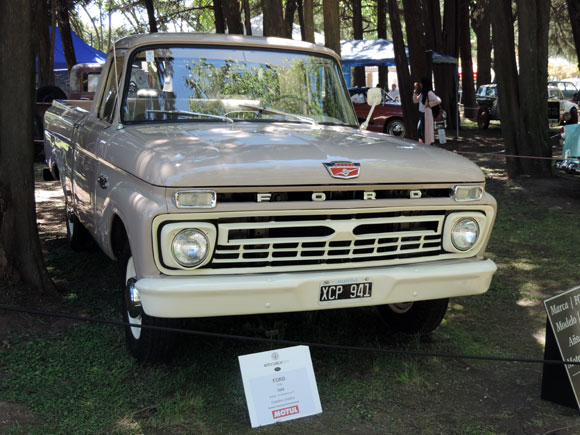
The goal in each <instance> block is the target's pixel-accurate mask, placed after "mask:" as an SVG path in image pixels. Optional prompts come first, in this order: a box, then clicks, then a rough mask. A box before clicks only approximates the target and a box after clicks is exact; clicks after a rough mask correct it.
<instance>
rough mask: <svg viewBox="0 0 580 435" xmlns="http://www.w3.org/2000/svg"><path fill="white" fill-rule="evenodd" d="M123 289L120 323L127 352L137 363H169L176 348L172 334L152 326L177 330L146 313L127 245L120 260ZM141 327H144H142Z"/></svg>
mask: <svg viewBox="0 0 580 435" xmlns="http://www.w3.org/2000/svg"><path fill="white" fill-rule="evenodd" d="M121 264H122V276H121V285H122V289H123V301H122V302H123V306H122V310H123V321H124V323H125V340H126V342H127V347H128V349H129V352H130V353H131V355H133V357H134V358H135V359H136V360H138V361H140V362H161V361H165V360H168V359H169V358H170V357H171V353H172V351H173V349H174V347H175V342H176V339H175V333H172V332H169V331H163V330H157V329H149V328H146V327H147V326H154V327H176V325H175V323H173V322H172V320H173V319H166V318H161V317H151V316H148V315H147V314H145V312H144V311H143V307H142V305H141V299H140V296H139V291H138V290H137V287H136V283H137V273H136V271H135V262H134V261H133V257H132V256H131V250H130V248H129V247H128V246H127V247H125V249H124V251H123V255H122V258H121ZM142 326H144V327H145V328H142Z"/></svg>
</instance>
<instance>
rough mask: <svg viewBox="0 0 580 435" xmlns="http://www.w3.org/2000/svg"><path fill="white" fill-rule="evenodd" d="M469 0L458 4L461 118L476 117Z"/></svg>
mask: <svg viewBox="0 0 580 435" xmlns="http://www.w3.org/2000/svg"><path fill="white" fill-rule="evenodd" d="M469 3H470V0H460V2H459V53H460V56H461V87H462V90H463V97H462V103H463V116H465V117H466V118H469V119H475V118H476V117H477V107H476V106H477V104H475V86H474V84H473V61H472V59H471V31H470V30H471V27H470V26H469Z"/></svg>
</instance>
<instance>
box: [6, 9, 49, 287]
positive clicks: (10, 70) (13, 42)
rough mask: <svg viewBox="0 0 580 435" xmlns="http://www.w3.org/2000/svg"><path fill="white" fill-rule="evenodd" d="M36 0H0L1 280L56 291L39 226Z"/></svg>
mask: <svg viewBox="0 0 580 435" xmlns="http://www.w3.org/2000/svg"><path fill="white" fill-rule="evenodd" d="M32 22H33V18H32V0H20V1H18V2H12V1H3V2H0V59H18V61H17V62H16V61H14V62H6V61H5V62H2V63H1V64H0V83H9V84H10V86H0V101H4V102H10V110H2V111H0V174H2V175H3V176H2V177H0V279H1V280H5V281H12V282H21V283H25V284H27V285H29V286H32V287H33V289H34V290H33V291H34V296H37V297H39V296H43V297H45V296H55V295H56V290H55V289H54V286H53V284H52V282H51V281H50V278H49V277H48V272H47V271H46V267H45V265H44V260H43V258H42V254H41V251H40V241H39V239H38V230H37V227H36V212H35V202H34V172H33V147H32V113H33V110H34V102H33V98H34V86H33V83H34V53H33V44H32V41H33V35H32V32H33V26H32Z"/></svg>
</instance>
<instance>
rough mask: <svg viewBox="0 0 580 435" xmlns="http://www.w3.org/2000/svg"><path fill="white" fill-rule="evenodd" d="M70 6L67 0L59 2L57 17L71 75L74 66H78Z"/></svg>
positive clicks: (67, 66)
mask: <svg viewBox="0 0 580 435" xmlns="http://www.w3.org/2000/svg"><path fill="white" fill-rule="evenodd" d="M68 6H69V4H68V1H67V0H58V3H57V13H56V17H57V20H58V27H60V40H61V42H62V51H63V52H64V58H65V60H66V68H67V69H68V71H69V73H70V70H71V68H72V67H73V66H75V65H76V64H77V58H76V55H75V47H74V45H73V40H72V33H71V29H70V16H69V13H68V11H69V7H68Z"/></svg>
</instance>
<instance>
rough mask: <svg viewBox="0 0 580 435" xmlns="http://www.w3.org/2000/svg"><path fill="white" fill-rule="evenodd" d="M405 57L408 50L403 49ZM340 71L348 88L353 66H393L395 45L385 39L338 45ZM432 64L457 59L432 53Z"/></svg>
mask: <svg viewBox="0 0 580 435" xmlns="http://www.w3.org/2000/svg"><path fill="white" fill-rule="evenodd" d="M405 52H406V53H407V57H408V55H409V49H408V48H407V47H405ZM340 53H341V57H342V69H343V70H344V77H345V79H346V82H347V85H348V86H349V87H350V68H351V67H353V66H395V44H393V42H392V41H387V40H386V39H355V40H352V41H342V42H341V43H340ZM433 63H435V64H441V63H449V64H457V59H456V58H454V57H451V56H446V55H444V54H439V53H436V52H433Z"/></svg>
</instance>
